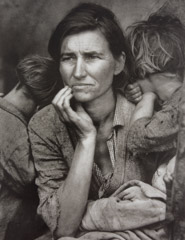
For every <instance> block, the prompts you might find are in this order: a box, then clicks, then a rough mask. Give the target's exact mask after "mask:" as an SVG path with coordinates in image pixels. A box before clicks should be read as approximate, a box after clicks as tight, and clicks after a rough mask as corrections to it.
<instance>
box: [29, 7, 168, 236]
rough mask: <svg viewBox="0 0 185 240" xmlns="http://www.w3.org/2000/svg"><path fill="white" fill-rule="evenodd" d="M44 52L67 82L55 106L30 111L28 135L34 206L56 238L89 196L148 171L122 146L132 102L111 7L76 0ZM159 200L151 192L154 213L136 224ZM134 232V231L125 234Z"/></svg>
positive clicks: (74, 228) (67, 230) (67, 232)
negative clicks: (125, 91) (36, 201)
mask: <svg viewBox="0 0 185 240" xmlns="http://www.w3.org/2000/svg"><path fill="white" fill-rule="evenodd" d="M49 53H50V54H51V56H52V57H53V58H54V59H55V61H56V62H57V64H58V65H59V70H60V74H61V77H62V79H63V82H64V85H65V87H64V88H63V89H62V90H61V91H60V92H59V93H58V94H57V96H56V97H55V99H54V100H53V106H52V105H50V106H48V107H46V108H44V109H43V110H41V111H40V113H38V114H36V115H35V116H34V117H33V118H32V120H31V122H30V139H31V144H32V150H33V156H34V159H35V167H36V170H37V172H38V178H37V180H36V184H37V185H38V189H39V197H40V205H39V208H38V212H39V213H40V214H41V215H42V217H43V219H44V220H45V222H46V223H47V225H48V226H49V228H50V230H51V231H52V233H53V235H54V237H55V238H59V237H63V236H77V235H78V230H79V226H80V223H81V221H82V218H83V215H84V213H85V210H86V207H87V201H88V199H90V200H97V199H98V198H106V197H108V196H110V195H111V194H113V193H114V192H115V190H116V189H118V188H119V187H120V186H121V185H122V184H123V183H124V182H127V181H128V180H132V179H138V180H142V181H147V177H148V176H147V174H146V171H145V169H144V166H143V165H142V163H141V160H140V159H137V156H136V155H133V154H129V153H128V152H127V149H126V136H127V132H128V130H129V123H130V118H131V116H132V112H133V110H134V105H132V104H131V103H130V102H128V101H127V100H126V99H125V98H124V97H123V95H122V94H120V93H119V90H118V89H117V87H118V86H119V87H121V86H123V85H124V84H125V83H126V73H127V72H128V71H127V70H128V66H131V61H130V57H129V52H128V48H127V44H126V41H125V37H124V35H123V32H122V30H121V28H120V26H119V25H118V23H117V21H116V19H115V16H114V14H113V13H112V12H111V11H110V10H108V9H106V8H104V7H102V6H99V5H96V4H91V3H86V4H80V5H79V6H77V7H75V8H74V9H72V10H71V11H70V12H69V14H68V15H67V16H66V17H65V18H64V19H63V20H62V21H61V22H60V23H59V25H58V26H57V28H56V30H55V31H54V33H53V35H52V36H51V39H50V42H49ZM123 71H124V72H125V74H123ZM154 157H155V156H154ZM153 171H155V169H153ZM156 198H157V196H156ZM106 199H108V198H106ZM101 200H102V199H101ZM101 200H97V201H101ZM149 202H150V204H151V201H149ZM91 203H92V202H91ZM146 204H147V205H142V207H141V206H140V208H139V209H138V213H140V212H142V211H143V208H144V207H143V206H148V202H147V203H146ZM155 206H156V207H157V208H156V209H154V208H155ZM164 208H165V205H164V203H163V202H161V201H159V200H155V199H154V200H153V202H152V204H151V205H150V214H151V215H152V211H155V217H153V216H152V217H153V218H152V217H151V219H152V220H151V219H150V220H151V221H149V219H147V218H146V220H145V218H144V219H143V222H144V224H143V222H142V224H141V225H140V223H137V224H136V225H135V226H137V227H141V226H144V225H145V224H146V225H147V224H148V223H155V222H157V220H156V219H158V220H159V219H161V215H162V216H164V211H165V210H164ZM100 209H102V208H100ZM153 209H154V210H153ZM122 215H123V214H122ZM156 216H157V218H156ZM154 218H155V219H154ZM130 224H131V223H130ZM131 225H132V224H131ZM135 226H134V227H135ZM134 227H133V226H132V227H130V228H134ZM128 229H129V227H128ZM111 231H116V229H115V230H111ZM138 232H140V230H138ZM142 234H143V235H145V234H146V233H144V232H143V233H142ZM142 234H141V235H142ZM152 234H153V233H152ZM123 235H124V234H123ZM126 235H129V234H126ZM133 235H135V236H136V235H137V232H136V233H132V236H131V237H130V238H129V239H134V238H133ZM129 236H130V235H129ZM88 237H89V235H88V236H87V235H84V238H88ZM91 237H92V236H91ZM124 237H125V238H126V236H124ZM154 237H155V236H154ZM154 237H153V238H154ZM114 238H115V236H114ZM125 238H123V237H122V238H121V235H120V238H118V239H125ZM94 239H109V236H107V235H106V237H105V236H104V238H103V236H102V235H101V236H97V235H96V236H95V237H94ZM126 239H128V238H126ZM143 239H144V238H143ZM154 239H155V238H154ZM156 239H157V238H156Z"/></svg>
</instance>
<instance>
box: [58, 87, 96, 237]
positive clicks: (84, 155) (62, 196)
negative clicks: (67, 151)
mask: <svg viewBox="0 0 185 240" xmlns="http://www.w3.org/2000/svg"><path fill="white" fill-rule="evenodd" d="M72 97H73V96H72V93H71V89H70V88H69V87H65V88H64V89H62V90H61V91H60V92H59V93H58V94H57V95H56V97H55V99H54V100H53V105H54V107H55V108H56V110H57V112H58V114H59V116H60V118H61V120H63V121H65V122H68V123H71V124H73V125H74V127H75V129H76V132H77V134H78V142H77V146H76V149H75V152H74V157H73V160H72V164H71V167H70V169H69V172H68V175H67V177H66V179H65V182H64V185H63V187H62V188H60V189H59V191H58V197H59V205H60V215H59V219H58V228H57V229H56V236H57V237H61V236H74V234H75V232H76V231H77V229H78V227H79V224H80V222H81V219H82V216H83V213H84V210H85V207H86V204H87V199H88V193H89V187H90V182H91V176H92V166H93V161H94V152H95V144H96V129H95V127H94V125H93V122H92V120H91V118H90V117H89V116H88V114H87V113H86V112H85V110H84V109H83V107H82V106H81V105H76V110H75V111H74V110H73V109H72V108H71V106H70V100H71V98H72Z"/></svg>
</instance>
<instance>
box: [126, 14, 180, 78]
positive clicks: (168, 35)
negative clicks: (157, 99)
mask: <svg viewBox="0 0 185 240" xmlns="http://www.w3.org/2000/svg"><path fill="white" fill-rule="evenodd" d="M129 29H130V33H129V37H128V38H129V42H130V47H131V50H132V54H133V57H134V59H135V74H136V78H145V77H146V76H147V75H148V74H152V73H160V72H171V73H178V74H180V75H181V76H183V73H184V68H185V28H184V26H183V24H182V23H181V22H180V20H179V19H178V18H177V17H175V16H172V15H158V14H152V15H151V16H150V17H149V18H148V20H146V21H141V22H137V23H135V24H133V25H132V26H130V27H129Z"/></svg>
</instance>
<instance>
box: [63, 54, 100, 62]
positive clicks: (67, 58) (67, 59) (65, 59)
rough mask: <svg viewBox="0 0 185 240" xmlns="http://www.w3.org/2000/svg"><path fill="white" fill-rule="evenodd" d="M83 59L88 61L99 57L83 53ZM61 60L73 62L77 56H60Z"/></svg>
mask: <svg viewBox="0 0 185 240" xmlns="http://www.w3.org/2000/svg"><path fill="white" fill-rule="evenodd" d="M83 59H84V61H87V62H90V61H94V60H96V59H100V57H99V56H98V55H88V54H87V55H85V56H84V57H83ZM61 61H62V62H75V61H77V57H76V56H63V57H61Z"/></svg>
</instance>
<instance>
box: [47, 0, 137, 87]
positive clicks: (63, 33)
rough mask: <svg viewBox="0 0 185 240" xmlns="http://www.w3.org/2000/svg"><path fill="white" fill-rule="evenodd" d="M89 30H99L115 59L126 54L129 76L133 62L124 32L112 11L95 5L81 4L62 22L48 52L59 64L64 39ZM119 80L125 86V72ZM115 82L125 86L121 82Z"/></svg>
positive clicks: (126, 69) (125, 71)
mask: <svg viewBox="0 0 185 240" xmlns="http://www.w3.org/2000/svg"><path fill="white" fill-rule="evenodd" d="M89 30H92V31H93V30H99V31H100V32H101V33H102V34H103V35H104V37H105V39H106V40H107V42H108V44H109V48H110V51H111V53H112V55H113V56H114V58H115V59H116V58H118V57H120V55H121V53H122V52H124V53H125V55H126V63H125V69H124V73H126V76H128V75H129V73H130V72H131V70H132V61H131V54H130V51H129V47H128V44H127V42H126V41H127V40H126V38H125V36H124V34H123V31H122V29H121V27H120V25H119V23H118V21H117V20H116V17H115V15H114V14H113V12H112V11H110V10H109V9H107V8H105V7H103V6H100V5H97V4H94V3H81V4H79V5H78V6H76V7H75V8H73V9H72V10H71V11H70V12H69V13H68V14H67V15H66V16H65V17H64V19H63V20H61V22H60V23H59V24H58V26H57V27H56V29H55V31H54V32H53V34H52V36H51V38H50V41H49V45H48V51H49V53H50V55H51V56H52V57H53V59H54V60H55V61H56V62H57V63H59V60H60V49H61V45H62V42H63V41H64V39H65V38H66V37H67V36H69V35H73V34H77V33H80V32H84V31H89ZM117 78H118V79H119V80H121V79H122V82H123V84H125V79H124V76H123V72H122V73H121V74H119V75H118V76H117ZM114 80H115V79H114ZM114 82H116V83H118V82H119V84H118V85H123V84H121V83H120V81H114Z"/></svg>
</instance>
